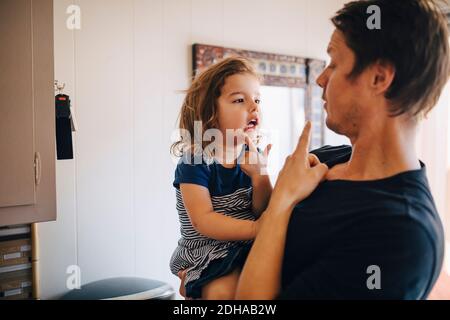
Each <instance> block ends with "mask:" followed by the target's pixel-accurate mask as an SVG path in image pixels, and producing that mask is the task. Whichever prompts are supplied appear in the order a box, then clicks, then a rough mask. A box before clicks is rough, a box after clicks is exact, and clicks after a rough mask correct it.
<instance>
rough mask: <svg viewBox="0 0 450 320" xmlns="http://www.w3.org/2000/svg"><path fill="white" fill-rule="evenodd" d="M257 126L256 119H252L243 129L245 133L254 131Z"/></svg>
mask: <svg viewBox="0 0 450 320" xmlns="http://www.w3.org/2000/svg"><path fill="white" fill-rule="evenodd" d="M257 126H258V118H256V119H252V120H250V121H249V122H248V124H247V126H246V127H245V128H244V131H245V132H247V131H250V130H255V129H256V127H257Z"/></svg>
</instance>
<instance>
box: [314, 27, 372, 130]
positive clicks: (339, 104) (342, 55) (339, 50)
mask: <svg viewBox="0 0 450 320" xmlns="http://www.w3.org/2000/svg"><path fill="white" fill-rule="evenodd" d="M327 51H328V54H329V55H330V58H331V62H330V64H329V65H328V66H327V67H326V69H325V70H324V71H323V72H322V74H321V75H320V76H319V77H318V78H317V84H318V85H319V86H320V87H322V88H323V99H324V101H325V110H326V113H327V116H326V124H327V127H328V128H330V129H331V130H333V131H334V132H336V133H338V134H343V135H346V136H347V137H349V138H351V137H352V136H355V135H357V134H358V131H359V128H360V127H361V124H362V123H361V120H362V119H361V118H362V116H364V112H363V108H364V105H365V103H366V102H367V101H366V100H367V97H368V96H370V94H368V93H369V92H368V90H367V86H365V85H364V83H365V82H364V80H365V79H364V72H363V74H361V75H359V76H357V77H356V78H354V79H349V78H348V75H349V74H350V73H351V71H352V70H353V66H354V63H355V55H354V53H353V51H352V50H351V49H350V48H349V47H348V46H347V44H346V43H345V38H344V35H343V33H342V32H341V31H339V30H335V31H334V33H333V35H332V37H331V40H330V43H329V45H328V49H327Z"/></svg>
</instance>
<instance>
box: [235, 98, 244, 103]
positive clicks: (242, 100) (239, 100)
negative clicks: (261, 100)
mask: <svg viewBox="0 0 450 320" xmlns="http://www.w3.org/2000/svg"><path fill="white" fill-rule="evenodd" d="M242 102H244V99H242V98H241V99H237V100H234V101H233V103H242Z"/></svg>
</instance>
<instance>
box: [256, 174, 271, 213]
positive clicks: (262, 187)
mask: <svg viewBox="0 0 450 320" xmlns="http://www.w3.org/2000/svg"><path fill="white" fill-rule="evenodd" d="M251 179H252V186H253V195H252V211H253V214H254V215H255V217H257V218H258V217H259V216H260V215H261V214H262V213H263V211H264V210H266V208H267V205H268V204H269V200H270V195H271V194H272V184H271V183H270V179H269V176H268V175H256V176H254V177H252V178H251Z"/></svg>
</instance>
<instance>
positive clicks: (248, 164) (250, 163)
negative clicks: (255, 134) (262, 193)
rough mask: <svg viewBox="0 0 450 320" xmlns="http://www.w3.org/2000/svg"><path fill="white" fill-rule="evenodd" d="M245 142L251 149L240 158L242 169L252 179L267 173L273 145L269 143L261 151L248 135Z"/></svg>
mask: <svg viewBox="0 0 450 320" xmlns="http://www.w3.org/2000/svg"><path fill="white" fill-rule="evenodd" d="M245 143H246V144H247V145H248V148H249V150H248V151H245V152H244V156H243V157H242V158H241V159H240V160H239V165H240V167H241V169H242V171H244V172H245V174H246V175H248V176H249V177H250V178H251V179H252V180H254V179H257V178H259V177H260V176H262V175H267V159H268V157H269V152H270V149H271V148H272V145H271V144H268V145H267V146H266V148H265V149H264V151H263V153H259V152H258V148H257V147H256V145H255V143H254V142H253V141H252V139H251V138H250V137H249V136H248V135H245Z"/></svg>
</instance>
